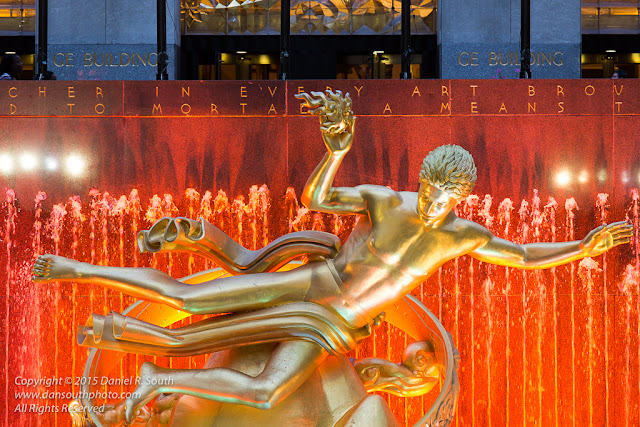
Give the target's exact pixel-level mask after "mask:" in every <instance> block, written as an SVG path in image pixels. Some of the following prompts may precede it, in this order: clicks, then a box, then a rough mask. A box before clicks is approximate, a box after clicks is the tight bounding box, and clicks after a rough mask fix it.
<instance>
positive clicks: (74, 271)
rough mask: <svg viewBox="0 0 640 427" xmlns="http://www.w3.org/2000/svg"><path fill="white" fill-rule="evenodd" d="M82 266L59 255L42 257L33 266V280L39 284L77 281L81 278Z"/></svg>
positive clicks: (78, 262)
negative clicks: (56, 281)
mask: <svg viewBox="0 0 640 427" xmlns="http://www.w3.org/2000/svg"><path fill="white" fill-rule="evenodd" d="M82 264H84V263H82V262H80V261H74V260H72V259H69V258H65V257H61V256H57V255H51V254H44V255H40V256H39V257H38V259H37V260H36V262H35V264H34V265H33V277H32V279H33V281H34V282H39V283H48V282H53V281H55V280H73V279H77V278H79V277H81V272H80V266H81V265H82Z"/></svg>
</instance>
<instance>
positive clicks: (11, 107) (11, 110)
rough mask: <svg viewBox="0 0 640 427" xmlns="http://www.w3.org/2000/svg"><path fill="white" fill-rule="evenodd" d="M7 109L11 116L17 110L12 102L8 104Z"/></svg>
mask: <svg viewBox="0 0 640 427" xmlns="http://www.w3.org/2000/svg"><path fill="white" fill-rule="evenodd" d="M9 111H10V112H11V115H12V116H13V115H14V114H15V113H16V112H17V111H18V107H16V106H15V105H14V104H9Z"/></svg>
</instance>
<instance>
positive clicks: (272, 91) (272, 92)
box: [267, 86, 278, 98]
mask: <svg viewBox="0 0 640 427" xmlns="http://www.w3.org/2000/svg"><path fill="white" fill-rule="evenodd" d="M267 87H268V88H269V93H270V94H271V97H272V98H273V95H275V94H276V91H277V90H278V86H274V87H273V90H272V89H271V86H267Z"/></svg>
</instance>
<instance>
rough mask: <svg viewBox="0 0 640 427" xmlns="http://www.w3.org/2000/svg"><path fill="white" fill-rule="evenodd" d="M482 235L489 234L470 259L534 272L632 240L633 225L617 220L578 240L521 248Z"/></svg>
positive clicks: (490, 236) (496, 238) (597, 253)
mask: <svg viewBox="0 0 640 427" xmlns="http://www.w3.org/2000/svg"><path fill="white" fill-rule="evenodd" d="M479 227H480V226H479ZM486 233H488V234H489V237H488V238H487V241H486V243H485V244H483V245H481V246H480V247H479V248H478V249H476V250H474V251H473V252H471V254H470V255H471V256H473V257H474V258H476V259H478V260H480V261H483V262H488V263H492V264H498V265H504V266H507V267H516V268H523V269H530V270H534V269H542V268H550V267H555V266H558V265H562V264H565V263H567V262H571V261H575V260H578V259H582V258H584V257H594V256H598V255H601V254H603V253H604V252H606V251H608V250H609V249H611V248H613V247H614V246H617V245H621V244H624V243H629V241H630V239H631V237H633V226H632V225H631V224H629V223H628V222H626V221H620V222H615V223H613V224H605V225H601V226H600V227H598V228H596V229H594V230H592V231H591V232H590V233H589V234H588V235H587V237H585V238H584V239H583V240H582V241H574V242H560V243H528V244H525V245H518V244H516V243H513V242H510V241H508V240H504V239H500V238H498V237H495V236H493V235H491V234H490V233H489V232H488V231H486Z"/></svg>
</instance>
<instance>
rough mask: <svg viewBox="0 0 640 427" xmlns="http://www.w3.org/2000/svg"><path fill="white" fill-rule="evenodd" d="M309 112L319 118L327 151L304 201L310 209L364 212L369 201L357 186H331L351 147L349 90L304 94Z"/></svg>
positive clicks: (351, 123) (351, 127) (307, 187)
mask: <svg viewBox="0 0 640 427" xmlns="http://www.w3.org/2000/svg"><path fill="white" fill-rule="evenodd" d="M296 97H298V98H301V99H304V100H305V104H306V105H307V106H308V107H309V108H310V110H309V112H310V113H312V114H318V115H319V117H320V130H321V131H322V138H323V139H324V143H325V145H326V146H327V154H325V155H324V157H323V158H322V161H320V164H318V166H317V167H316V169H315V170H314V171H313V173H312V174H311V176H310V177H309V179H308V180H307V184H306V185H305V188H304V191H303V193H302V197H301V201H302V203H303V204H304V205H305V206H306V207H308V208H309V209H313V210H318V211H322V212H328V213H343V214H345V213H346V214H364V213H366V204H365V200H364V197H363V196H362V194H361V193H360V191H359V190H358V189H357V188H350V187H332V185H333V179H334V177H335V175H336V172H337V171H338V168H339V167H340V164H341V163H342V159H343V158H344V156H345V155H346V154H347V153H348V152H349V150H350V149H351V143H352V142H353V133H354V126H355V117H354V116H353V112H352V111H351V97H350V96H349V94H348V93H347V94H346V95H345V96H344V97H343V96H342V92H340V91H336V92H335V93H334V92H332V91H330V90H328V91H327V92H326V94H324V93H322V92H311V95H309V94H307V93H302V94H300V95H296Z"/></svg>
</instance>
